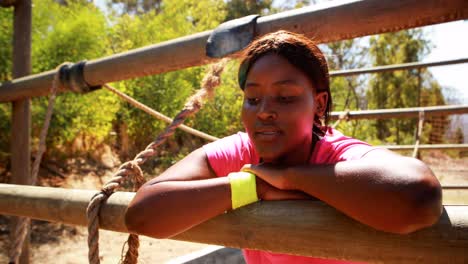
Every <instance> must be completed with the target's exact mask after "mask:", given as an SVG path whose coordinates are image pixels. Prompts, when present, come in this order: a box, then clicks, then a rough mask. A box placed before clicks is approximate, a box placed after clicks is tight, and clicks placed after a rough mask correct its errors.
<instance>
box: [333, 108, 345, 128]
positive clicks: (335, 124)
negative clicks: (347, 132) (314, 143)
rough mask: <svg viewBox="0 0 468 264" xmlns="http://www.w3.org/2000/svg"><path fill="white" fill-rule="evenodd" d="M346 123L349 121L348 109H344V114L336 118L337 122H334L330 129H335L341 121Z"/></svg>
mask: <svg viewBox="0 0 468 264" xmlns="http://www.w3.org/2000/svg"><path fill="white" fill-rule="evenodd" d="M343 120H345V121H348V120H349V109H346V111H344V113H342V114H341V115H340V116H339V117H338V120H336V122H335V123H334V124H333V125H332V128H336V127H337V126H338V125H339V124H340V123H341V121H343Z"/></svg>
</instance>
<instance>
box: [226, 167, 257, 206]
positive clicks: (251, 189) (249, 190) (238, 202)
mask: <svg viewBox="0 0 468 264" xmlns="http://www.w3.org/2000/svg"><path fill="white" fill-rule="evenodd" d="M228 177H229V182H230V183H231V200H232V209H237V208H239V207H241V206H244V205H247V204H251V203H254V202H256V201H258V196H257V184H256V182H255V175H254V174H252V173H250V172H244V171H241V172H236V173H230V174H229V175H228Z"/></svg>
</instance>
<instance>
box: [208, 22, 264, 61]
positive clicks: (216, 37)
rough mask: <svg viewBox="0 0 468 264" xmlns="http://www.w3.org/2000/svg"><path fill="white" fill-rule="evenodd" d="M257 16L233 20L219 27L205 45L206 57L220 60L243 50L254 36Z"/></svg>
mask: <svg viewBox="0 0 468 264" xmlns="http://www.w3.org/2000/svg"><path fill="white" fill-rule="evenodd" d="M258 17H259V15H250V16H246V17H242V18H238V19H233V20H230V21H227V22H224V23H222V24H221V25H219V26H218V27H217V28H216V29H215V30H213V32H212V33H211V35H210V37H209V38H208V41H207V43H206V55H207V56H208V57H212V58H221V57H224V56H226V55H228V54H231V53H234V52H236V51H239V50H242V49H243V48H245V47H246V46H247V45H248V44H249V43H250V42H251V41H252V40H253V39H254V38H255V36H256V31H255V27H256V25H257V18H258Z"/></svg>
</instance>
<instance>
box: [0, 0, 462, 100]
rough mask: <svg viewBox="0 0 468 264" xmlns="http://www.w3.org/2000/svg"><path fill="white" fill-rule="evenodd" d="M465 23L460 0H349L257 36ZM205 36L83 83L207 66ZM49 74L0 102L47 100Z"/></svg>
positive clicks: (272, 19)
mask: <svg viewBox="0 0 468 264" xmlns="http://www.w3.org/2000/svg"><path fill="white" fill-rule="evenodd" d="M467 18H468V2H467V1H465V0H447V1H439V0H426V1H420V0H400V1H394V0H365V1H364V0H351V1H349V0H348V1H344V2H343V1H337V2H329V3H323V4H321V5H315V6H309V7H304V8H300V9H295V10H291V11H287V12H282V13H278V14H274V15H270V16H265V17H260V18H259V19H258V20H257V22H258V23H257V28H256V31H257V34H258V35H259V36H261V35H264V34H266V33H269V32H273V31H277V30H279V29H285V30H291V31H295V32H299V33H303V34H305V35H306V36H308V37H311V38H313V39H314V40H315V41H317V42H319V43H323V42H331V41H337V40H343V39H351V38H355V37H360V36H366V35H372V34H378V33H384V32H393V31H398V30H402V29H407V28H414V27H419V26H425V25H432V24H437V23H444V22H449V21H455V20H461V19H467ZM460 33H461V32H460ZM210 34H211V31H205V32H201V33H197V34H193V35H190V36H185V37H181V38H177V39H173V40H170V41H166V42H162V43H159V44H155V45H151V46H146V47H143V48H139V49H135V50H131V51H128V52H123V53H119V54H115V55H112V56H108V57H104V58H100V59H96V60H91V61H89V62H88V63H87V64H86V67H85V69H84V77H85V80H86V82H87V83H88V84H90V85H91V86H96V85H102V84H104V83H109V82H115V81H121V80H126V79H131V78H136V77H142V76H148V75H153V74H159V73H163V72H168V71H174V70H177V69H182V68H187V67H191V66H198V65H203V64H206V63H209V62H211V61H213V59H212V58H209V57H207V56H206V54H205V45H206V41H207V39H208V36H209V35H210ZM54 75H55V71H48V72H43V73H40V74H36V75H31V76H27V77H24V78H19V79H15V80H12V81H9V82H4V83H3V84H2V85H1V86H0V102H8V101H13V100H18V99H20V98H24V97H35V96H44V95H47V94H48V91H49V88H50V86H51V83H52V79H53V76H54ZM60 91H61V92H63V91H64V90H63V89H62V90H60Z"/></svg>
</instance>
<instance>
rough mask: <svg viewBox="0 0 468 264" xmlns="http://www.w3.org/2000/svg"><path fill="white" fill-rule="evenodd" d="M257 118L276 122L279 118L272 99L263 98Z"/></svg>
mask: <svg viewBox="0 0 468 264" xmlns="http://www.w3.org/2000/svg"><path fill="white" fill-rule="evenodd" d="M257 117H258V118H259V119H262V120H275V119H276V118H277V117H278V113H277V112H276V110H275V108H274V103H273V100H272V98H263V99H262V100H261V101H260V103H259V105H258V111H257Z"/></svg>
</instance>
